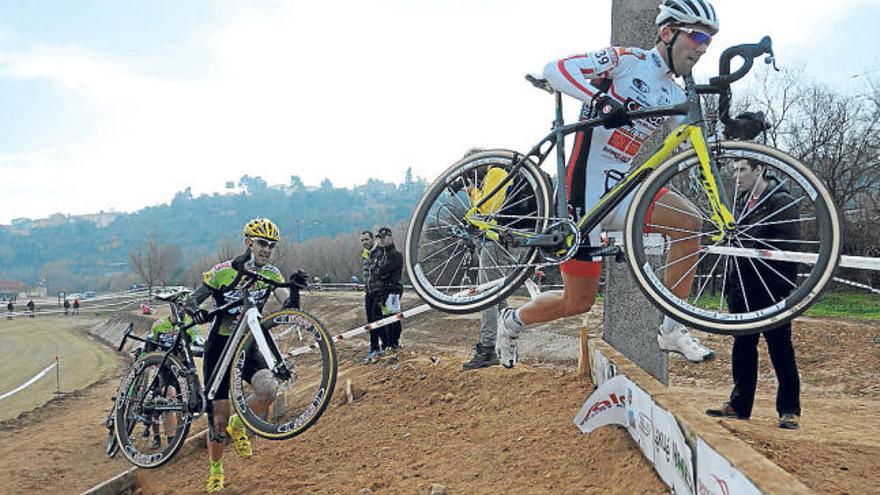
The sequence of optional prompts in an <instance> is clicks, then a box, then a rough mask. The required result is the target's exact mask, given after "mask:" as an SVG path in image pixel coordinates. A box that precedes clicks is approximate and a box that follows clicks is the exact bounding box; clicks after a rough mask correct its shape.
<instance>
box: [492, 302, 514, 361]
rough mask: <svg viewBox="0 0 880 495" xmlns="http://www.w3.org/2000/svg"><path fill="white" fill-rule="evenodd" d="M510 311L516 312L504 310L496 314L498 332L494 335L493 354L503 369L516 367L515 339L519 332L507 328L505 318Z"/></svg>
mask: <svg viewBox="0 0 880 495" xmlns="http://www.w3.org/2000/svg"><path fill="white" fill-rule="evenodd" d="M511 311H516V310H515V309H512V308H505V309H503V310H501V312H500V313H498V331H497V332H496V333H495V354H497V355H498V361H499V362H500V363H501V365H502V366H504V367H505V368H513V367H514V366H516V339H517V337H519V332H518V331H516V329H512V328H508V326H507V318H506V316H507V314H508V313H509V312H511Z"/></svg>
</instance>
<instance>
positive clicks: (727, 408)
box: [706, 402, 749, 419]
mask: <svg viewBox="0 0 880 495" xmlns="http://www.w3.org/2000/svg"><path fill="white" fill-rule="evenodd" d="M706 414H707V415H709V416H712V417H713V418H735V419H749V417H748V416H743V415H741V414H740V413H738V412H736V409H734V408H733V406H731V405H730V402H725V403H724V404H722V405H721V407H719V408H717V409H706Z"/></svg>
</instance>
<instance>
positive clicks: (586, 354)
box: [578, 327, 590, 381]
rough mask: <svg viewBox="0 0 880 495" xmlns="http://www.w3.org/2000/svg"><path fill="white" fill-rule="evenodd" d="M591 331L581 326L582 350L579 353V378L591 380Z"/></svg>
mask: <svg viewBox="0 0 880 495" xmlns="http://www.w3.org/2000/svg"><path fill="white" fill-rule="evenodd" d="M589 340H590V332H589V331H588V330H587V327H581V352H580V354H578V378H580V379H581V380H587V381H589V380H590V346H589Z"/></svg>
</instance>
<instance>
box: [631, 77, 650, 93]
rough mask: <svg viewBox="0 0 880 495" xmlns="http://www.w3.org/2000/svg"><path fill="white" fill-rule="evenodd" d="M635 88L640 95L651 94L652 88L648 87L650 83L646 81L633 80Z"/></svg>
mask: <svg viewBox="0 0 880 495" xmlns="http://www.w3.org/2000/svg"><path fill="white" fill-rule="evenodd" d="M633 86H635V88H636V91H638V92H639V93H645V94H647V93H650V92H651V87H650V86H648V83H646V82H645V81H642V80H641V79H639V78H638V77H637V78H635V79H633Z"/></svg>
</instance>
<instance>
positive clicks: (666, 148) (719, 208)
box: [639, 124, 736, 242]
mask: <svg viewBox="0 0 880 495" xmlns="http://www.w3.org/2000/svg"><path fill="white" fill-rule="evenodd" d="M703 136H704V134H703V130H702V129H701V128H700V127H699V126H696V125H691V124H682V125H680V126H679V127H678V128H677V129H675V131H673V132H672V133H671V134H670V135H669V136H668V137H667V138H666V139H665V140H664V141H663V146H662V147H661V148H660V150H659V151H658V152H657V153H654V155H653V156H651V158H649V159H648V160H647V161H646V162H645V163H644V164H642V165H641V167H639V168H640V169H642V168H651V169H655V168H657V167H658V166H659V165H660V164H661V163H662V162H663V161H664V160H665V159H666V158H667V157H669V156H671V155H672V154H673V152H674V151H675V149H676V148H678V147H679V146H680V145H681V143H683V142H684V141H685V139H687V140H689V141H690V143H691V146H692V147H693V148H694V151H695V152H696V153H697V158H698V159H699V160H700V185H701V186H702V188H703V191H704V192H705V193H706V199H707V200H708V201H709V205H710V207H711V208H712V215H711V217H710V220H711V221H712V223H713V224H714V225H715V227H716V228H717V229H718V232H717V233H716V234H713V235H712V236H711V239H712V240H713V241H715V242H718V241H720V240H721V239H723V238H724V237H725V236H726V235H727V234H728V232H731V231H733V230H735V229H736V220H735V219H734V217H733V214H731V213H730V208H729V207H728V206H727V199H726V196H725V194H724V188H723V186H722V184H721V183H720V182H718V181H717V180H716V178H715V177H716V175H717V174H718V168H717V167H716V166H715V160H714V159H713V158H712V157H711V156H710V155H709V147H708V146H707V145H706V139H705V138H704V137H703Z"/></svg>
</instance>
